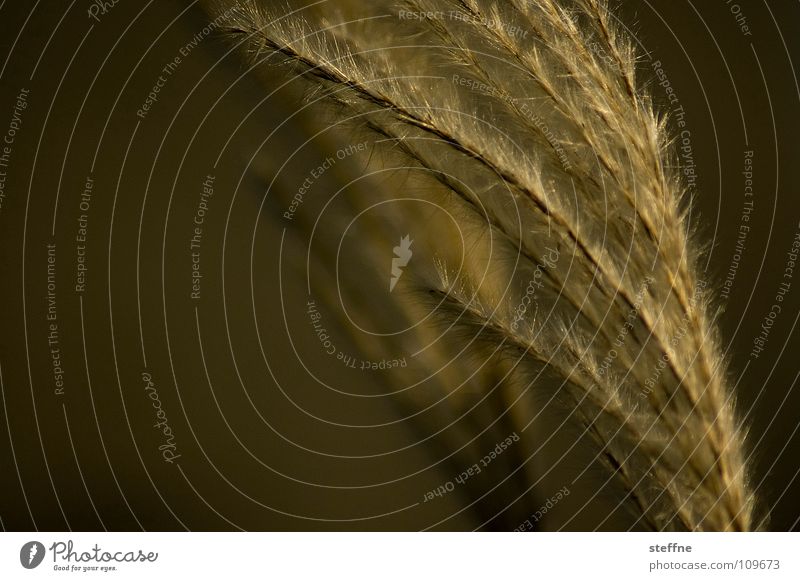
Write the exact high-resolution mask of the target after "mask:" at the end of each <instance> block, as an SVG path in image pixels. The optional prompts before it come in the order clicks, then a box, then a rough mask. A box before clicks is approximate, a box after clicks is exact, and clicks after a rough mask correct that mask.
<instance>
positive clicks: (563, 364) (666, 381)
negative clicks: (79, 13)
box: [226, 0, 756, 531]
mask: <svg viewBox="0 0 800 581" xmlns="http://www.w3.org/2000/svg"><path fill="white" fill-rule="evenodd" d="M325 8H326V9H329V8H330V7H329V6H326V7H325ZM227 14H228V19H227V22H226V24H227V27H228V29H229V31H230V32H232V33H235V34H237V35H240V38H237V39H236V40H238V41H242V45H243V47H244V48H245V50H246V51H247V54H248V55H249V57H250V58H251V59H252V61H253V62H257V63H259V64H260V65H261V64H264V65H277V66H280V67H285V68H286V73H287V75H288V76H289V78H292V77H294V78H296V79H299V80H300V81H302V83H304V84H305V85H306V89H307V91H308V94H309V101H310V103H311V104H312V106H317V107H320V108H323V107H327V108H328V110H330V108H331V107H332V110H333V111H334V115H333V118H334V119H336V120H337V122H342V123H343V122H347V123H348V124H350V125H351V126H352V127H356V128H359V130H361V131H364V132H365V133H366V134H370V135H372V137H373V139H374V140H375V145H374V147H375V149H376V151H377V152H378V153H380V154H381V155H382V157H381V162H380V163H382V164H383V166H384V167H391V166H393V165H394V166H396V167H412V168H415V170H416V171H417V172H420V173H421V174H424V175H425V176H426V177H425V178H424V179H426V180H428V182H427V183H428V184H429V186H428V189H427V191H426V192H424V193H422V194H420V195H422V196H427V199H429V200H434V201H435V203H436V204H439V205H441V206H446V207H448V208H449V211H451V212H452V213H453V215H456V216H457V217H458V219H457V221H458V230H459V231H460V233H461V236H465V235H466V237H467V242H465V247H468V252H467V253H466V255H465V256H462V255H461V254H460V253H459V252H458V251H457V249H456V248H455V246H456V245H455V244H452V243H448V240H452V239H453V238H454V236H456V234H455V233H454V232H446V231H441V232H440V236H439V238H438V240H435V239H434V240H433V241H431V245H432V246H433V248H432V249H431V254H435V255H436V258H437V260H436V265H437V268H436V269H430V271H418V272H416V273H415V274H414V276H415V277H416V278H415V279H414V280H415V284H416V288H415V290H414V291H413V292H411V293H409V294H408V296H405V298H403V299H402V300H401V299H398V305H397V308H398V309H399V310H400V311H402V312H404V313H405V315H404V316H406V317H407V318H408V319H409V320H411V321H413V320H419V317H420V314H421V313H423V312H427V311H426V308H427V307H426V306H425V305H428V304H429V305H430V306H431V309H433V311H434V313H435V317H434V318H435V319H436V321H437V324H435V325H427V327H426V326H424V325H423V326H421V327H420V328H417V329H415V331H414V332H415V333H416V334H417V336H418V338H419V342H420V344H422V345H427V347H426V352H425V354H424V356H425V357H426V358H427V359H425V360H426V361H427V362H428V365H429V366H430V369H431V371H432V372H434V373H435V372H436V371H437V369H439V368H441V367H442V365H440V364H442V363H444V362H450V361H452V360H453V358H454V352H456V351H457V352H459V353H460V352H461V351H462V350H463V348H461V347H460V348H458V349H456V348H454V347H452V346H451V345H442V334H441V332H440V329H441V328H442V327H444V328H446V329H448V330H454V329H457V330H458V331H459V332H460V333H461V336H462V337H463V338H464V342H465V343H466V348H467V349H469V350H472V351H473V352H475V353H480V357H481V358H483V359H486V360H487V361H492V363H490V364H489V365H488V367H487V368H482V375H478V376H477V377H473V378H472V381H478V383H480V382H481V381H489V379H488V377H489V376H488V375H486V374H492V373H496V374H497V375H499V376H500V377H501V378H502V381H503V382H506V383H508V382H516V385H517V386H518V389H516V391H514V390H510V393H506V395H505V396H504V397H506V398H507V401H508V402H509V405H511V403H514V404H516V403H517V402H518V400H519V397H521V396H520V395H514V394H519V393H522V392H524V391H525V390H527V389H528V388H529V387H530V383H531V378H534V377H537V376H538V374H539V373H541V371H542V370H543V369H545V370H546V371H547V373H550V374H555V375H556V376H557V377H558V378H559V379H560V387H559V389H558V393H557V396H558V397H559V398H562V399H564V400H565V401H568V402H569V405H570V407H571V409H572V411H573V419H574V420H575V421H577V422H580V423H581V425H582V426H583V429H584V430H585V432H586V433H587V434H588V435H589V436H591V438H592V439H593V440H594V442H595V444H596V447H597V450H598V453H597V457H598V460H599V461H600V462H601V463H603V465H605V466H606V467H607V469H608V470H609V473H610V474H613V475H614V478H616V479H618V481H619V482H620V483H621V485H622V486H623V489H624V491H625V496H626V499H625V506H626V508H629V509H630V510H631V511H632V513H633V514H634V515H635V517H636V520H637V522H640V523H641V524H642V526H645V527H647V528H650V529H654V530H716V531H725V530H749V529H752V528H754V527H755V526H756V524H755V523H754V522H753V515H752V511H753V499H752V495H751V493H750V492H749V490H748V484H747V478H746V477H747V474H746V470H745V466H744V464H743V434H742V432H741V429H740V427H739V425H738V424H737V421H736V418H735V414H734V407H733V398H732V394H731V391H730V389H729V388H728V386H727V381H728V377H727V372H726V367H725V364H724V362H723V360H722V358H721V355H720V352H721V351H720V348H719V345H718V341H717V338H716V333H715V330H714V324H713V320H712V318H711V316H710V313H711V312H712V311H711V307H710V297H709V292H708V289H707V288H706V284H705V283H704V282H703V281H701V280H700V279H699V277H698V276H697V274H696V273H697V268H696V261H697V252H696V251H695V250H694V246H693V243H692V241H691V240H690V237H689V234H688V233H687V221H686V217H685V214H684V212H683V211H682V209H681V201H680V200H681V196H682V191H683V186H682V182H681V176H680V174H679V173H678V171H677V170H676V169H674V165H675V164H673V161H674V160H673V155H672V154H671V152H670V144H669V140H668V130H667V125H666V121H665V120H664V119H663V118H659V116H658V114H657V113H656V112H655V111H654V108H653V106H652V104H651V102H650V99H649V98H648V96H647V95H646V94H645V93H644V92H643V91H642V90H641V88H640V87H639V85H638V84H637V80H636V72H635V64H636V63H635V58H636V57H635V53H634V50H633V49H632V45H631V42H630V40H629V39H628V38H627V37H626V35H625V34H622V33H621V32H620V30H619V29H618V28H619V27H618V26H617V25H616V23H615V21H614V20H613V18H612V16H611V14H610V13H609V11H608V9H607V8H606V7H605V5H604V4H603V3H602V2H600V1H599V0H575V1H571V2H563V3H562V2H554V1H552V0H536V1H533V0H508V1H505V2H497V1H492V0H407V1H405V2H401V3H399V4H395V3H391V4H389V3H386V2H375V3H374V4H372V5H371V6H370V7H368V8H362V9H361V11H360V12H359V18H358V19H354V20H348V15H347V14H344V13H343V14H340V15H337V16H335V17H334V16H330V15H328V16H327V17H323V16H319V15H315V14H314V13H313V11H311V10H308V11H298V12H293V13H288V14H284V13H280V12H270V11H267V10H266V8H265V7H264V5H263V4H262V3H259V2H257V1H250V2H245V3H242V4H241V5H240V6H239V7H238V8H236V9H234V10H232V11H229V12H227ZM312 23H313V24H312ZM408 215H409V212H406V214H405V216H404V218H408ZM465 233H466V234H465ZM419 247H420V245H418V244H417V243H415V248H419ZM364 260H365V261H373V262H375V263H376V264H377V262H379V261H380V260H383V261H385V256H380V257H378V256H376V257H369V256H365V258H364ZM413 266H414V263H413V262H412V264H411V266H410V267H409V268H412V267H413ZM407 276H409V277H411V276H412V274H408V275H407ZM423 297H424V298H425V300H423ZM363 347H364V348H365V349H367V350H373V351H376V350H377V351H380V346H376V344H375V342H374V341H365V342H364V345H363ZM437 365H438V366H439V367H437ZM499 370H501V371H502V372H501V371H499ZM445 377H446V378H447V379H443V381H442V390H444V391H446V390H448V389H455V388H457V387H460V385H462V384H463V383H464V382H465V381H466V379H465V378H463V377H462V378H460V379H459V380H458V381H459V383H458V385H448V384H449V382H450V381H452V377H451V376H445ZM499 381H500V380H499V379H498V382H499ZM494 386H495V384H494V383H488V384H487V385H486V389H487V390H488V389H490V388H493V387H494ZM532 389H536V385H535V384H534V385H533V386H532ZM512 421H516V422H517V424H519V423H521V422H524V421H525V420H523V419H521V418H520V419H517V420H514V419H513V413H512Z"/></svg>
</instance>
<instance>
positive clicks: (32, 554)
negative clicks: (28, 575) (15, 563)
mask: <svg viewBox="0 0 800 581" xmlns="http://www.w3.org/2000/svg"><path fill="white" fill-rule="evenodd" d="M44 553H45V550H44V545H43V544H42V543H40V542H38V541H30V542H29V543H25V544H24V545H22V548H21V549H20V550H19V562H20V563H21V564H22V566H23V567H25V568H26V569H35V568H36V567H38V566H39V565H41V564H42V561H43V560H44Z"/></svg>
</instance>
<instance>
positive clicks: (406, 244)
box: [389, 234, 414, 292]
mask: <svg viewBox="0 0 800 581" xmlns="http://www.w3.org/2000/svg"><path fill="white" fill-rule="evenodd" d="M413 243H414V241H413V240H411V238H410V237H409V235H408V234H406V235H405V236H404V237H403V238H401V239H400V246H395V247H394V255H395V257H394V258H392V279H391V280H390V281H389V292H392V291H393V290H394V287H395V285H397V282H398V281H399V280H400V277H401V276H403V269H404V268H405V267H406V266H408V261H409V260H411V257H412V256H413V255H414V253H413V252H411V245H412V244H413Z"/></svg>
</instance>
